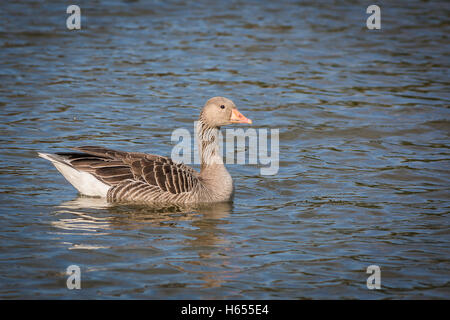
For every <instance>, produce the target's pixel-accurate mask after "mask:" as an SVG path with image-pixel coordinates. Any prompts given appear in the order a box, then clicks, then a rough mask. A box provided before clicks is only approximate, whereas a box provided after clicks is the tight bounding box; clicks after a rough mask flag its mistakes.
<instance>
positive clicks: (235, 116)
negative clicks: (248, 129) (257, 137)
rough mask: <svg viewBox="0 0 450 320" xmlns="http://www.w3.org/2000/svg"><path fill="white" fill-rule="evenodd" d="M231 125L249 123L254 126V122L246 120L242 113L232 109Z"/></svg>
mask: <svg viewBox="0 0 450 320" xmlns="http://www.w3.org/2000/svg"><path fill="white" fill-rule="evenodd" d="M230 122H231V123H248V124H252V120H250V119H248V118H246V117H245V116H244V115H243V114H242V113H240V112H239V111H238V109H232V111H231V118H230Z"/></svg>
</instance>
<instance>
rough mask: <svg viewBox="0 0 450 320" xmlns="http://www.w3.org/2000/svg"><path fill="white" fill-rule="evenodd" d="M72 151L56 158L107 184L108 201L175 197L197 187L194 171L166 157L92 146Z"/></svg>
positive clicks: (196, 175) (197, 179) (196, 173)
mask: <svg viewBox="0 0 450 320" xmlns="http://www.w3.org/2000/svg"><path fill="white" fill-rule="evenodd" d="M72 149H73V150H76V151H79V152H72V153H58V155H60V156H63V157H64V158H65V159H66V161H67V162H68V163H69V164H70V165H71V166H72V167H74V168H75V169H77V170H80V171H86V172H89V173H90V174H92V175H93V176H95V177H96V178H97V179H99V180H100V181H102V182H104V183H106V184H108V185H110V186H111V187H112V188H111V189H110V190H109V191H108V200H110V201H120V200H140V199H142V200H152V199H153V198H158V197H163V198H164V197H166V198H167V197H175V196H177V195H182V194H185V193H188V192H191V191H193V190H194V189H195V187H196V186H197V185H198V184H199V175H198V172H197V171H195V170H194V169H193V168H191V167H189V166H186V165H184V164H182V163H176V162H174V161H172V159H170V158H167V157H162V156H158V155H152V154H145V153H138V152H123V151H117V150H112V149H107V148H103V147H95V146H84V147H76V148H72ZM155 200H158V199H155Z"/></svg>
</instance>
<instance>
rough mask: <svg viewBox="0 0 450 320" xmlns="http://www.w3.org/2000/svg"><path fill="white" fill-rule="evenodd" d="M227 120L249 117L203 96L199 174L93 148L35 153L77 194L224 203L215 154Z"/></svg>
mask: <svg viewBox="0 0 450 320" xmlns="http://www.w3.org/2000/svg"><path fill="white" fill-rule="evenodd" d="M230 123H251V120H249V119H247V118H245V117H244V116H243V115H242V114H240V113H239V111H237V109H236V107H235V105H234V103H233V102H232V101H231V100H229V99H226V98H222V97H216V98H212V99H210V100H208V101H207V103H206V104H205V106H204V108H203V110H202V112H201V114H200V118H199V122H198V135H199V149H200V150H199V151H200V155H201V157H200V158H201V171H200V173H199V172H197V171H196V170H194V169H193V168H191V167H189V166H187V165H185V164H182V163H176V162H174V161H172V160H171V159H170V158H167V157H163V156H158V155H152V154H145V153H138V152H123V151H117V150H112V149H107V148H103V147H97V146H84V147H75V148H72V149H73V150H75V151H77V152H60V153H56V154H44V153H40V154H39V155H40V156H41V157H43V158H45V159H47V160H50V161H52V162H53V164H54V165H55V166H56V168H57V169H58V170H59V171H60V172H61V173H62V174H63V175H64V176H65V177H66V179H67V180H68V181H69V182H71V183H72V184H73V185H74V186H75V187H76V188H77V189H78V190H79V191H80V193H82V194H86V195H93V196H103V197H106V198H107V200H108V201H109V202H120V201H127V202H130V201H131V202H153V203H200V202H216V201H227V200H230V198H231V195H232V193H233V185H232V180H231V176H230V175H229V173H228V171H227V170H226V168H225V166H224V165H223V162H222V159H221V157H220V155H219V154H218V147H219V145H218V133H219V128H220V126H222V125H227V124H230Z"/></svg>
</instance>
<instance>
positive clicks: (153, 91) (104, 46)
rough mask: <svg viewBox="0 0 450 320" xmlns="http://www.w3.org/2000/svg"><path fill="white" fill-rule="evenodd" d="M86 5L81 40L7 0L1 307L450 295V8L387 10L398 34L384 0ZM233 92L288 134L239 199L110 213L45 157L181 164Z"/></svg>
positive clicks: (43, 8)
mask: <svg viewBox="0 0 450 320" xmlns="http://www.w3.org/2000/svg"><path fill="white" fill-rule="evenodd" d="M77 4H78V5H79V6H80V7H81V11H82V29H81V30H79V31H69V30H67V29H66V18H67V16H68V15H67V14H66V13H65V11H66V4H60V3H59V2H57V1H45V2H44V1H24V2H23V3H16V2H14V3H2V4H1V5H0V8H1V10H0V47H1V50H0V61H1V68H0V110H1V114H0V117H1V120H0V132H1V144H2V152H1V155H0V167H1V169H0V179H1V186H0V201H1V208H0V247H1V249H0V298H3V299H5V298H6V299H14V298H27V299H28V298H31V299H34V298H56V299H62V298H64V299H67V298H68V299H70V298H146V299H178V298H193V299H230V298H233V299H244V298H249V299H302V298H313V299H332V298H362V299H386V298H387V299H417V298H426V299H449V298H450V286H449V279H450V272H449V271H450V268H449V267H450V261H449V253H450V250H449V249H450V242H449V240H450V238H449V205H450V203H449V181H450V173H449V159H450V157H449V146H450V143H449V133H450V132H449V130H450V126H449V124H450V112H449V100H450V95H449V87H448V85H449V75H448V65H449V59H448V55H449V49H450V48H449V40H448V34H449V31H450V28H449V15H450V14H449V9H450V8H449V5H448V2H445V1H440V2H439V1H432V2H431V1H430V2H426V1H409V2H407V3H402V4H392V3H390V2H386V3H384V2H379V3H378V5H379V6H380V7H381V18H382V21H381V27H382V29H381V30H378V31H376V30H372V31H371V30H367V28H366V27H365V21H366V18H367V17H368V15H367V14H366V13H365V11H366V8H367V6H368V3H366V2H364V1H336V2H332V1H329V2H321V3H317V2H315V1H311V2H303V3H293V2H287V1H283V2H278V1H277V2H272V1H270V2H269V1H268V2H262V1H245V2H244V1H226V2H225V1H223V2H219V1H218V2H216V3H210V2H206V1H196V2H195V3H192V4H190V5H186V4H184V3H183V2H176V1H169V2H168V1H155V2H152V3H151V4H150V3H148V2H144V1H95V2H94V1H78V2H77ZM217 95H222V96H226V97H229V98H231V99H233V100H234V101H235V103H236V104H237V106H238V108H239V110H240V111H241V112H242V113H243V114H244V115H246V116H248V117H249V118H251V119H252V120H253V127H254V128H266V129H279V130H280V150H279V154H280V170H279V172H278V173H277V174H276V175H273V176H262V175H260V170H259V169H260V166H258V165H229V166H228V169H229V171H230V173H231V175H232V176H233V179H234V181H235V185H236V190H237V191H236V196H235V199H234V202H233V203H232V204H222V205H217V206H213V207H203V208H191V209H179V208H167V209H161V208H149V207H143V206H123V205H122V206H118V205H107V204H105V203H104V202H102V201H100V200H98V199H90V198H83V197H80V196H78V195H77V192H76V190H75V189H73V187H72V186H71V185H69V184H68V183H67V182H66V181H65V180H64V178H63V177H62V176H61V175H59V173H58V172H57V171H56V169H55V168H54V167H53V166H51V165H50V163H48V162H47V161H45V160H43V159H40V158H37V156H36V152H37V151H43V152H57V151H63V150H66V148H67V147H70V146H80V145H102V146H106V147H110V148H116V149H119V150H126V151H142V152H148V153H155V154H161V155H170V153H171V150H172V147H173V146H174V143H173V142H171V140H170V137H171V133H172V131H173V130H174V129H176V128H187V129H189V130H190V131H191V132H193V126H192V122H193V121H194V120H196V118H197V116H198V112H199V110H200V107H201V106H202V105H203V104H204V102H205V101H206V99H208V98H210V97H212V96H217ZM72 264H75V265H78V266H79V267H80V269H81V286H82V289H81V290H68V289H67V288H66V280H67V275H66V274H65V270H66V268H67V267H68V266H69V265H72ZM373 264H374V265H378V266H380V268H381V286H382V289H381V290H369V289H367V287H366V280H367V277H368V276H369V275H368V274H366V268H367V267H368V266H369V265H373Z"/></svg>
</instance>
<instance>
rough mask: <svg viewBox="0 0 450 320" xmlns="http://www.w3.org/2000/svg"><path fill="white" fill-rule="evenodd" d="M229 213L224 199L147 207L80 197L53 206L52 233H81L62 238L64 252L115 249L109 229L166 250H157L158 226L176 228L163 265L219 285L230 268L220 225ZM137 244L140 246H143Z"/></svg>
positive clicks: (229, 210) (228, 249)
mask: <svg viewBox="0 0 450 320" xmlns="http://www.w3.org/2000/svg"><path fill="white" fill-rule="evenodd" d="M231 211H232V203H229V202H223V203H215V204H202V205H171V206H162V205H161V206H155V205H152V206H148V205H136V204H131V205H130V204H111V203H108V202H106V200H105V199H101V198H91V197H84V196H79V197H78V198H76V199H74V200H71V201H67V202H63V203H61V204H60V205H59V206H58V207H57V210H56V211H55V212H54V214H55V216H56V217H57V220H56V221H54V222H52V226H53V227H55V228H57V229H58V230H59V231H57V232H55V233H56V234H58V235H65V236H73V235H75V236H82V237H81V240H79V241H80V242H81V243H75V242H73V241H72V240H69V239H66V237H64V236H63V237H62V239H63V243H64V244H65V245H69V247H68V249H69V250H79V249H84V250H97V249H117V248H115V247H112V246H111V239H110V237H111V234H112V231H113V230H114V232H128V233H134V234H136V233H135V232H136V231H138V232H139V234H141V235H143V236H142V237H145V238H142V237H141V239H140V240H143V241H144V242H146V243H151V244H152V246H153V247H152V248H154V247H156V248H157V249H162V250H169V249H168V248H165V247H164V248H158V243H161V242H160V238H159V236H160V233H161V230H164V228H167V227H170V228H172V229H177V230H179V231H180V232H179V233H178V234H177V237H175V238H174V239H171V240H174V241H175V243H176V247H177V252H175V253H174V254H173V257H172V258H171V259H167V260H166V262H165V264H166V265H168V266H170V267H171V268H173V269H175V270H178V271H179V272H180V273H183V274H186V273H191V274H193V275H194V276H195V277H198V279H199V280H201V281H202V282H203V285H202V287H218V286H220V285H221V283H222V282H223V281H224V279H225V278H229V271H228V270H227V271H223V268H224V267H225V268H226V269H229V268H228V267H227V261H226V260H227V259H226V255H224V254H223V252H227V251H230V249H231V248H229V244H230V241H228V240H227V239H226V238H224V237H223V235H225V234H226V232H225V231H224V230H222V229H221V228H220V226H221V224H225V223H227V221H226V220H224V219H225V218H227V217H228V216H229V215H230V213H231ZM186 224H187V225H186ZM161 228H163V229H161ZM155 230H156V231H155ZM172 236H173V234H170V235H167V237H172ZM77 239H80V238H77ZM137 240H138V241H140V240H139V239H137ZM167 240H168V239H165V241H164V242H162V245H163V246H166V245H167ZM139 247H140V248H141V249H142V245H139ZM147 247H148V246H147ZM192 253H194V254H192ZM217 261H219V262H217ZM128 262H129V263H133V262H132V261H128ZM180 262H181V263H180ZM221 270H222V271H221Z"/></svg>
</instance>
